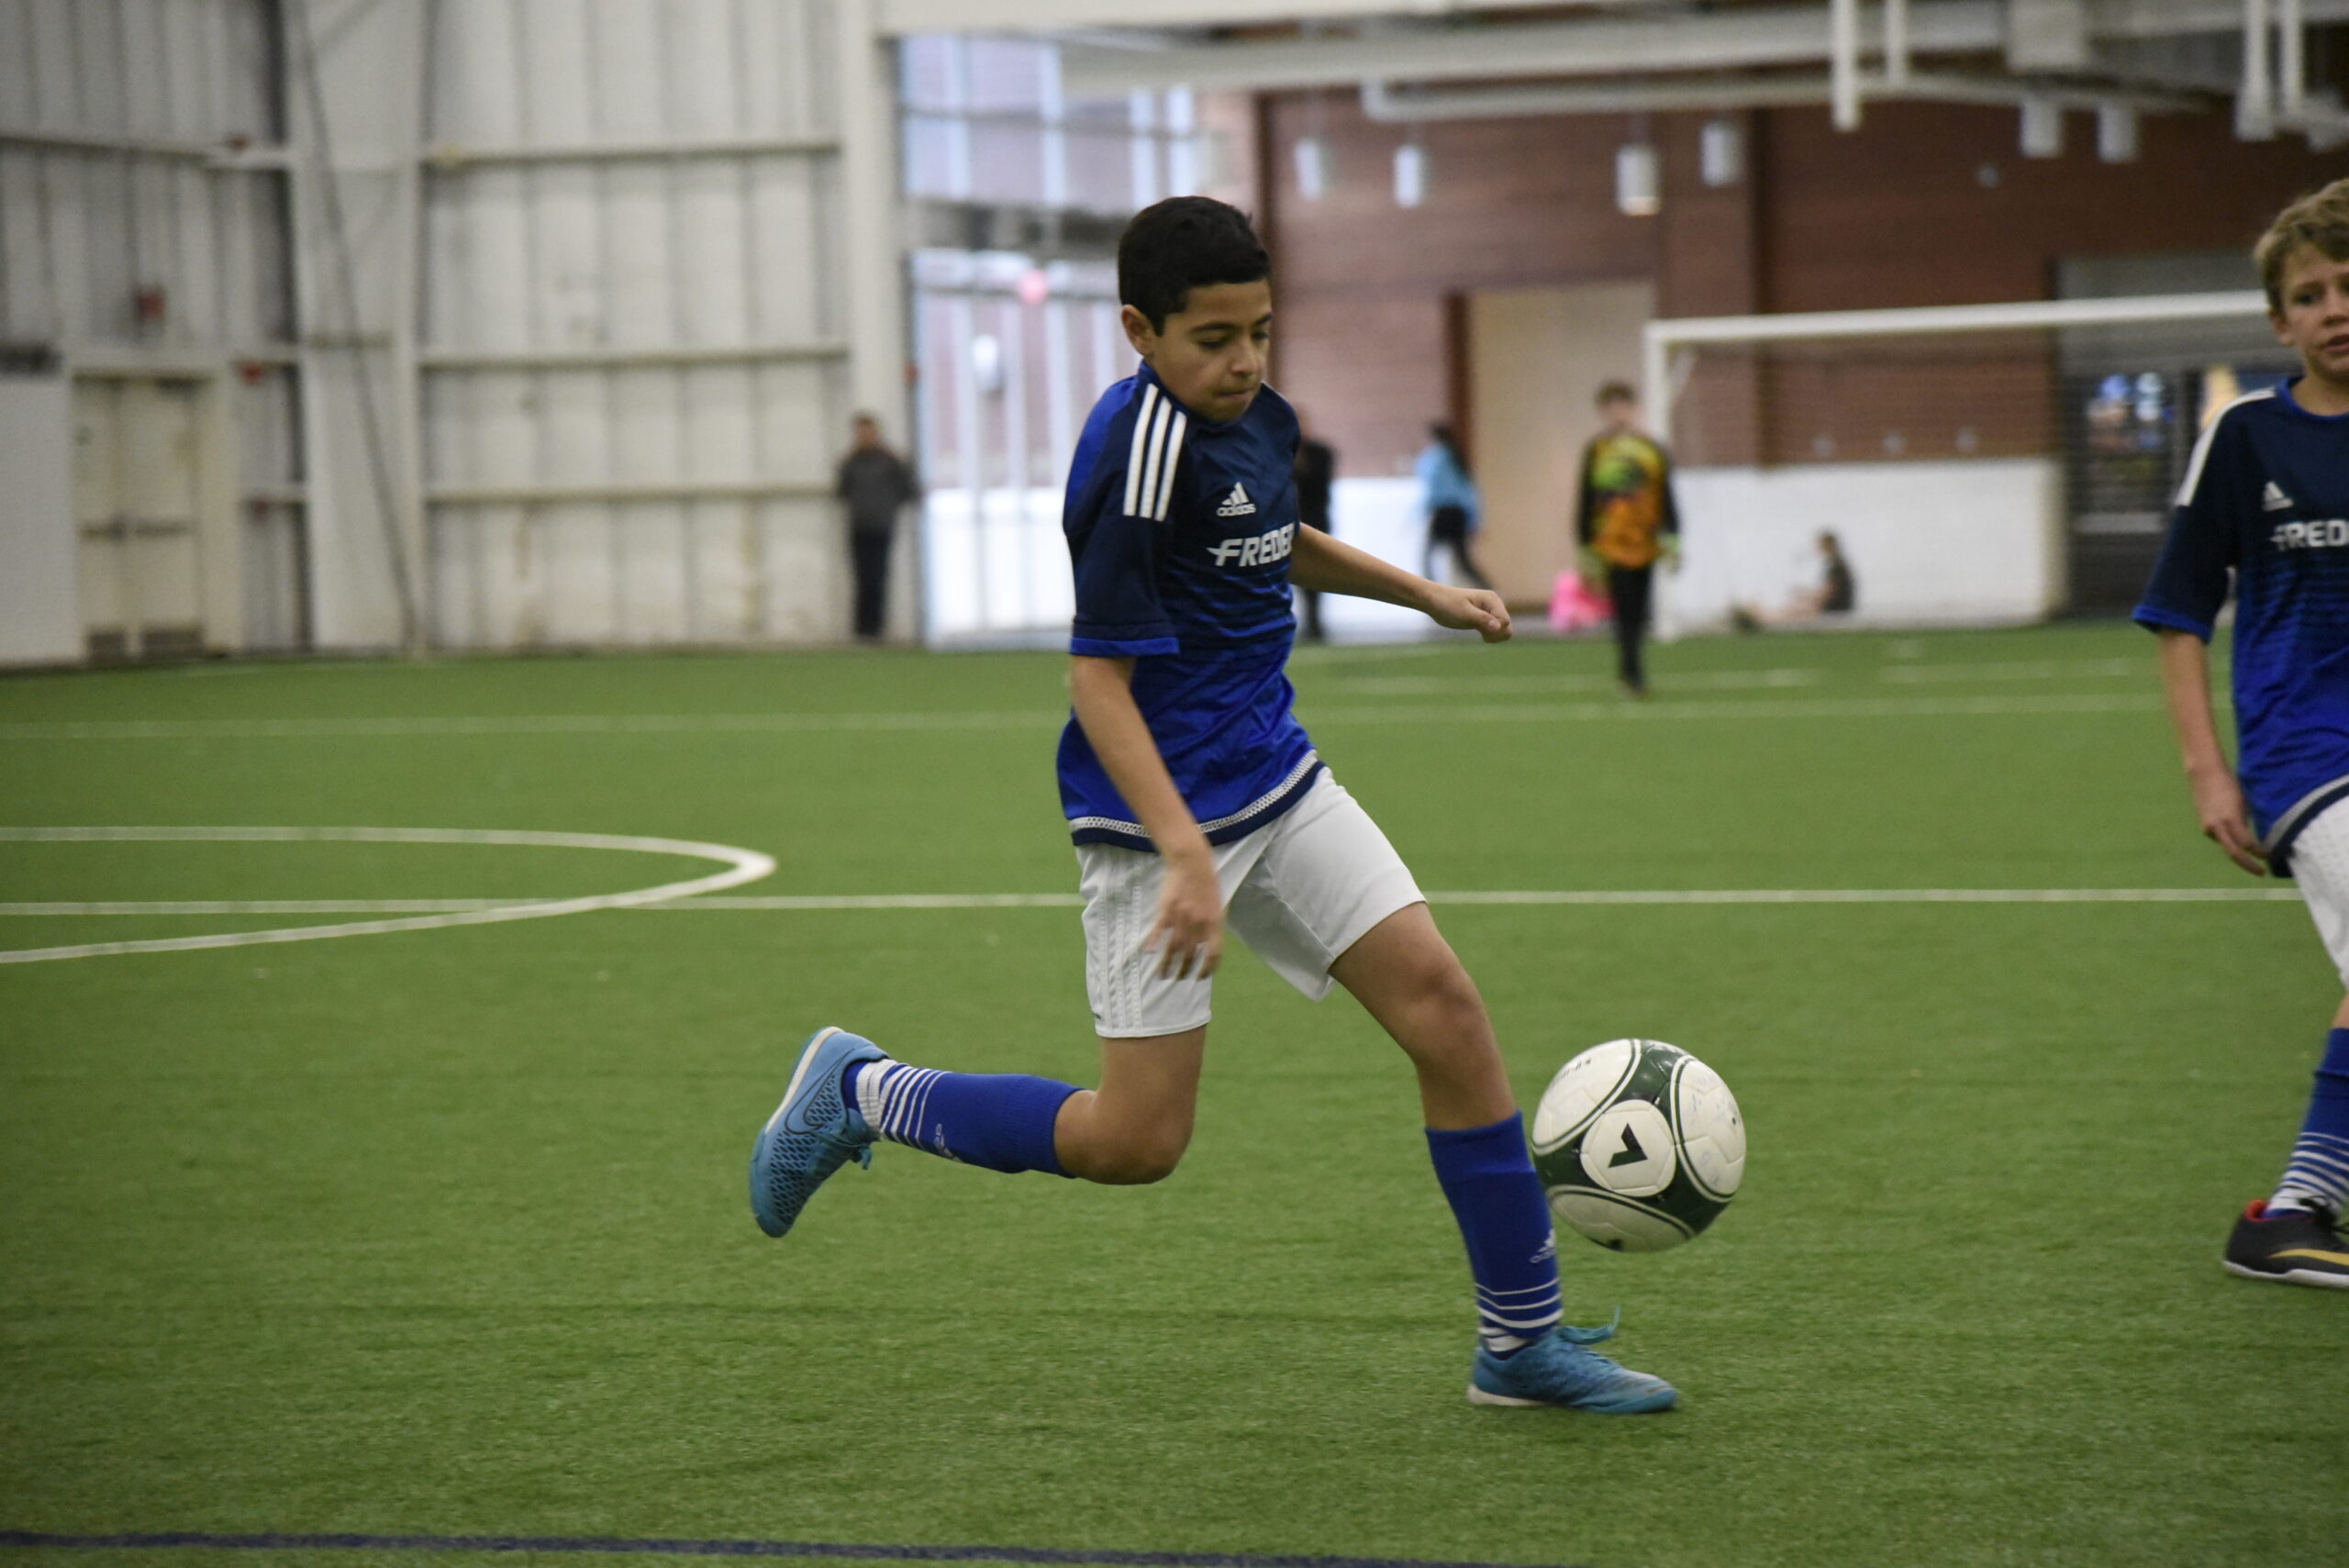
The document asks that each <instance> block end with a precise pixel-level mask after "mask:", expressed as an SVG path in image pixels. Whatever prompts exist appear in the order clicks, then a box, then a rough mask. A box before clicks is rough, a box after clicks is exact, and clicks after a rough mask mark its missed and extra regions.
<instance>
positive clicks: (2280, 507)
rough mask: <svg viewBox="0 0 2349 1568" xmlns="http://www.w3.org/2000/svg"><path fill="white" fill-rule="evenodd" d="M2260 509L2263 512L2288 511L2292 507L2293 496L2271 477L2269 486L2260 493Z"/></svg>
mask: <svg viewBox="0 0 2349 1568" xmlns="http://www.w3.org/2000/svg"><path fill="white" fill-rule="evenodd" d="M2259 509H2260V510H2261V511H2263V512H2288V511H2290V510H2291V509H2292V498H2291V497H2290V496H2289V495H2285V494H2284V491H2283V488H2282V487H2281V486H2280V485H2278V484H2277V483H2276V482H2275V481H2274V480H2272V479H2271V480H2269V481H2268V482H2267V488H2266V489H2265V490H2263V491H2261V492H2260V493H2259Z"/></svg>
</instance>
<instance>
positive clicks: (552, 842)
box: [0, 828, 774, 963]
mask: <svg viewBox="0 0 2349 1568" xmlns="http://www.w3.org/2000/svg"><path fill="white" fill-rule="evenodd" d="M0 842H16V843H256V844H257V843H280V844H472V845H503V846H518V847H522V848H529V849H553V850H627V851H634V852H636V853H639V854H651V855H681V856H687V857H690V858H692V859H695V860H704V861H718V862H721V863H723V864H724V865H725V867H726V869H725V870H724V871H720V872H713V873H710V874H709V875H707V876H697V877H693V878H689V879H687V880H685V881H684V882H667V883H662V884H660V885H659V886H657V887H638V888H630V889H629V890H627V891H625V892H620V893H596V894H590V895H586V896H584V897H580V898H555V899H546V900H535V901H533V900H518V901H509V902H507V903H491V904H488V905H486V906H473V907H465V908H459V909H448V908H442V909H440V910H439V911H437V912H435V913H430V914H421V915H408V916H404V917H398V918H391V919H377V920H355V921H348V922H344V923H342V924H340V925H331V926H289V927H281V928H278V929H273V930H266V931H224V932H217V933H214V934H212V935H209V936H198V937H162V938H157V939H154V940H147V941H134V942H83V943H80V944H77V945H75V946H72V947H54V948H19V949H17V950H16V951H9V952H0V963H40V962H47V961H49V960H52V959H65V958H104V957H106V956H108V955H111V954H115V953H130V952H190V951H196V950H198V949H203V948H240V947H255V946H259V945H261V944H263V943H267V942H307V941H317V940H322V939H324V938H328V937H372V936H380V935H383V934H384V933H386V932H390V931H434V930H440V929H444V928H446V927H450V926H486V925H494V924H497V923H499V922H502V921H507V920H540V919H545V918H547V917H550V916H554V915H584V914H586V913H588V912H589V911H591V910H596V909H629V908H635V907H637V906H641V905H646V904H658V903H662V902H663V901H665V900H668V899H672V898H690V897H692V896H693V895H696V894H699V893H721V892H723V891H725V890H726V889H727V888H729V887H740V886H741V885H742V884H744V883H749V882H756V881H758V880H759V879H760V878H761V877H763V876H766V875H769V874H770V873H773V872H774V859H773V858H772V857H771V856H767V855H763V854H761V853H759V852H758V851H756V850H743V849H737V848H735V847H734V846H733V845H731V844H702V843H696V842H692V841H690V840H684V839H648V838H638V837H634V836H626V835H616V834H609V833H540V832H531V831H527V830H522V829H514V830H506V829H500V828H0ZM452 902H453V901H452ZM464 902H467V903H469V904H470V902H471V901H464ZM141 912H142V913H156V912H157V911H154V910H145V911H141ZM211 912H215V911H213V910H209V909H207V910H206V913H211ZM218 912H222V913H225V912H227V911H225V910H222V911H218Z"/></svg>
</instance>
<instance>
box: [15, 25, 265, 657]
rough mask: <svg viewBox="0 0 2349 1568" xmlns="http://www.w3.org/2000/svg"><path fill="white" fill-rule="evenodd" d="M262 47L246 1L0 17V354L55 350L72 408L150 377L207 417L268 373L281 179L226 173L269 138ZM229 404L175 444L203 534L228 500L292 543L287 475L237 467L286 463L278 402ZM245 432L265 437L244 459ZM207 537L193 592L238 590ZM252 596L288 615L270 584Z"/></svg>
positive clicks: (243, 634)
mask: <svg viewBox="0 0 2349 1568" xmlns="http://www.w3.org/2000/svg"><path fill="white" fill-rule="evenodd" d="M268 29H269V10H268V7H267V6H265V5H264V4H262V0H0V338H6V339H17V340H20V341H22V340H29V341H35V342H43V343H50V344H54V345H56V346H57V347H58V348H59V349H60V350H61V353H62V356H63V359H64V361H65V365H66V369H67V372H68V373H69V374H71V375H72V376H73V377H74V378H75V380H76V384H77V386H79V387H80V388H81V392H80V393H79V394H77V396H81V395H86V396H87V397H88V398H93V399H96V400H98V401H99V402H105V401H106V400H108V399H117V400H118V398H117V393H118V389H117V388H116V387H114V386H113V385H112V384H111V383H110V382H109V381H108V380H107V378H115V377H124V376H136V375H138V374H140V373H143V372H145V371H146V370H147V369H148V368H150V367H152V369H153V370H154V372H155V373H158V374H162V375H165V376H170V377H186V376H189V375H195V376H196V377H198V378H199V379H201V380H203V381H204V382H205V383H206V385H207V386H208V387H209V388H210V389H211V390H209V391H207V392H206V393H205V396H206V398H207V399H211V400H213V402H214V404H216V405H217V404H219V403H222V402H224V401H225V400H226V399H227V398H228V392H227V389H226V383H227V380H228V376H229V374H230V372H231V367H232V366H233V365H235V364H236V363H238V362H239V361H243V360H247V359H250V358H253V357H255V356H259V357H261V358H264V359H268V358H282V357H283V339H284V335H285V333H286V332H287V330H288V329H289V328H290V325H291V320H292V317H291V311H290V309H289V306H288V302H287V300H286V298H285V292H286V290H285V284H286V272H285V270H284V256H285V253H286V252H285V238H284V219H283V207H282V204H281V202H280V200H279V196H278V186H279V184H280V183H281V182H282V180H283V175H282V174H281V173H279V172H276V171H274V170H273V169H270V168H267V167H257V166H254V165H253V164H252V163H250V161H246V160H244V159H242V158H241V157H240V156H239V148H241V147H244V146H247V145H250V144H252V143H255V142H262V141H266V140H268V139H270V138H271V136H272V135H273V128H274V123H275V120H274V106H273V79H272V72H271V61H272V58H273V56H272V46H271V41H270V39H269V32H268ZM273 374H274V373H273ZM93 378H96V379H95V381H94V380H93ZM236 404H237V410H238V413H237V419H236V421H235V422H233V423H232V422H231V421H230V420H229V419H228V418H226V417H222V418H218V419H214V418H211V417H207V418H206V420H204V421H203V422H202V423H201V428H198V429H196V430H195V432H194V433H193V434H192V436H191V437H190V439H193V440H195V441H196V442H198V443H199V445H200V446H201V448H202V450H199V451H196V452H194V453H192V454H190V459H189V460H190V461H192V462H195V465H196V467H197V469H198V471H199V472H201V473H204V474H206V481H205V484H206V492H205V496H204V498H203V500H202V504H201V510H202V512H203V514H204V516H205V518H206V527H207V528H211V527H216V526H224V519H225V517H226V514H227V512H228V509H229V508H232V507H233V506H236V505H237V504H238V503H237V499H236V497H237V493H238V492H239V491H240V490H241V491H243V492H244V493H245V494H246V495H253V494H254V493H255V492H260V491H267V492H269V494H268V495H266V496H264V497H262V502H263V504H264V505H267V506H273V507H276V508H277V509H278V511H279V514H280V518H281V526H292V527H295V528H298V526H299V519H298V512H297V511H296V510H295V508H297V507H298V505H299V499H300V498H299V495H298V494H297V493H296V492H295V489H294V482H295V479H296V477H297V474H298V469H297V468H296V467H295V466H294V465H291V464H289V463H286V462H283V461H279V462H272V463H270V464H267V465H262V464H258V463H256V462H253V461H251V454H252V453H253V452H254V451H255V450H270V451H275V452H283V451H285V450H290V449H291V448H292V446H293V444H294V439H295V427H294V424H293V415H292V403H291V401H290V400H289V399H287V398H284V397H283V396H279V397H274V398H267V399H262V400H259V401H258V402H255V401H252V400H248V399H242V398H239V399H237V400H236ZM208 406H209V405H208ZM245 418H254V419H261V420H265V421H269V422H271V424H272V427H273V428H270V429H269V430H268V431H267V432H266V433H265V436H264V437H263V438H262V439H259V440H255V439H245V438H244V437H241V436H239V435H238V434H236V432H237V431H238V430H239V428H240V426H241V423H242V421H243V420H244V419H245ZM215 448H217V449H219V450H214V449H215ZM240 455H242V456H243V457H244V458H245V459H246V460H247V461H244V462H239V461H238V459H239V456H240ZM225 537H226V538H227V539H228V540H230V541H231V543H230V544H224V545H222V546H220V548H219V550H217V553H218V554H219V555H220V556H221V557H222V559H221V560H220V561H218V562H214V563H213V564H212V565H208V566H207V568H206V570H207V572H208V571H211V570H213V569H214V567H215V566H217V568H218V569H219V570H222V571H225V572H227V573H228V582H229V583H230V584H234V583H235V582H236V581H238V580H239V578H240V577H241V578H242V579H243V580H244V581H245V582H246V583H248V584H252V582H253V580H254V579H253V575H252V573H251V572H250V571H245V570H242V569H241V568H239V567H238V566H237V563H235V562H231V561H229V560H228V559H227V557H228V556H229V555H231V554H233V540H234V539H235V530H234V529H233V528H230V529H228V530H227V533H226V535H225ZM150 543H151V541H150ZM126 549H129V550H132V552H133V553H138V554H142V555H143V554H150V553H153V552H154V551H153V550H150V549H149V547H148V545H146V544H142V545H139V546H138V547H135V549H134V548H133V547H126ZM286 553H287V552H285V551H284V550H279V551H277V552H276V554H275V555H274V556H269V557H264V558H263V559H262V560H261V561H259V562H247V563H245V564H246V565H247V566H268V565H269V563H270V562H272V561H280V562H281V565H282V559H281V558H283V557H284V556H285V555H286ZM294 553H295V554H298V551H295V552H294ZM266 586H267V587H268V589H269V590H270V591H271V592H272V593H274V594H276V595H278V596H279V597H281V598H298V585H297V584H294V583H292V582H290V581H285V582H278V581H274V580H272V581H270V582H268V583H267V584H266ZM238 597H239V595H237V593H236V592H235V591H234V589H233V587H231V588H229V589H228V590H226V591H223V590H221V589H220V588H219V587H218V586H217V585H215V586H212V587H208V588H207V589H206V592H205V595H203V602H204V604H205V605H206V606H207V613H208V617H209V618H207V620H206V624H205V626H204V628H203V632H204V637H205V639H206V642H207V643H208V644H210V645H212V646H215V647H237V646H240V645H246V644H248V643H249V641H250V632H251V630H252V628H251V627H250V624H249V623H248V622H247V621H246V619H245V617H243V616H242V615H241V614H240V613H238V612H237V611H236V609H235V606H236V602H237V599H238ZM294 618H295V620H296V621H297V622H298V619H299V617H298V615H297V616H296V617H294ZM215 622H223V624H214V623H215Z"/></svg>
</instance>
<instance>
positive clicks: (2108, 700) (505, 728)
mask: <svg viewBox="0 0 2349 1568" xmlns="http://www.w3.org/2000/svg"><path fill="white" fill-rule="evenodd" d="M1667 689H1668V683H1667ZM2212 700H2213V701H2214V702H2218V703H2221V704H2223V703H2224V702H2225V698H2224V696H2223V695H2219V694H2214V695H2213V699H2212ZM2161 706H2162V699H2161V697H2160V695H2158V694H2154V693H2146V694H2143V695H2122V694H2118V693H2112V694H2093V693H2075V694H2063V695H2059V694H2054V693H2050V694H2047V695H2031V696H1983V697H1921V696H1920V697H1816V698H1798V699H1793V700H1783V701H1782V700H1773V699H1767V698H1757V699H1754V700H1752V701H1742V702H1740V701H1732V702H1687V703H1684V702H1675V701H1671V700H1669V698H1668V697H1667V699H1666V700H1664V701H1662V702H1650V703H1627V702H1617V701H1607V702H1584V703H1509V704H1486V705H1482V706H1462V705H1459V704H1442V705H1434V704H1422V705H1417V706H1404V705H1382V706H1343V705H1341V704H1330V705H1325V704H1322V703H1319V702H1315V701H1310V700H1308V701H1307V702H1305V703H1302V704H1300V705H1299V707H1300V712H1299V717H1301V718H1303V719H1304V720H1305V721H1306V722H1307V723H1308V724H1313V725H1320V724H1419V723H1447V724H1550V723H1574V722H1581V721H1589V720H1609V719H1614V720H1621V721H1625V722H1633V723H1653V722H1658V721H1662V720H1666V719H1720V718H1742V719H1753V718H1768V719H1778V718H1965V717H2004V716H2029V715H2035V714H2067V713H2073V714H2077V713H2154V712H2158V711H2159V710H2160V709H2161ZM1067 720H1068V715H1067V714H1066V713H1065V712H1051V713H1046V712H1041V711H1038V712H1032V713H711V714H613V713H607V714H558V715H537V716H517V717H505V718H499V717H442V718H226V719H202V718H199V719H116V720H89V721H83V722H74V723H59V724H0V742H6V741H11V740H368V739H382V740H406V739H413V738H417V737H425V736H468V735H481V736H510V735H701V734H711V735H717V734H795V735H801V734H825V733H831V732H843V733H862V732H871V731H875V730H881V731H888V730H903V731H912V732H921V731H943V732H949V733H952V732H956V731H989V730H1013V729H1027V730H1043V729H1057V728H1060V727H1061V726H1062V725H1063V724H1065V723H1066V722H1067Z"/></svg>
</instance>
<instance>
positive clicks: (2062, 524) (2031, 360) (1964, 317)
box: [1642, 289, 2293, 635]
mask: <svg viewBox="0 0 2349 1568" xmlns="http://www.w3.org/2000/svg"><path fill="white" fill-rule="evenodd" d="M2266 311H2267V302H2266V296H2265V295H2263V294H2262V293H2261V292H2260V291H2258V290H2256V289H2246V290H2241V291H2230V292H2226V293H2210V294H2176V295H2134V296H2128V297H2120V298H2087V299H2066V300H2033V301H2025V302H2019V303H2013V304H2001V305H1963V306H1932V307H1924V308H1917V309H1894V310H1849V311H1819V312H1806V313H1801V314H1793V313H1788V314H1782V315H1763V316H1737V317H1685V318H1679V319H1665V320H1659V321H1652V322H1650V323H1648V324H1647V326H1646V328H1644V332H1643V339H1642V350H1643V355H1642V373H1643V377H1642V390H1643V392H1644V395H1645V397H1646V400H1647V402H1648V405H1649V407H1650V411H1651V417H1652V420H1653V429H1654V432H1655V434H1656V435H1657V436H1658V437H1659V438H1660V439H1663V440H1664V441H1665V442H1667V443H1668V444H1669V445H1670V446H1671V448H1672V450H1673V454H1674V462H1675V473H1676V475H1677V484H1676V490H1677V494H1678V498H1679V502H1680V507H1681V514H1682V518H1683V528H1684V533H1685V535H1686V541H1685V542H1686V547H1687V548H1686V555H1687V570H1686V571H1685V572H1683V573H1681V574H1680V576H1679V578H1678V579H1677V580H1676V581H1675V583H1674V584H1673V585H1672V587H1671V589H1670V590H1669V591H1668V593H1667V595H1665V600H1666V602H1665V603H1664V604H1662V605H1660V606H1659V609H1660V611H1661V616H1660V618H1661V619H1662V620H1663V622H1664V626H1663V628H1661V629H1664V630H1665V631H1666V634H1667V635H1669V634H1670V633H1671V632H1672V631H1675V630H1678V629H1684V628H1701V627H1706V626H1712V625H1720V624H1722V623H1724V622H1727V621H1729V620H1730V619H1731V618H1732V617H1733V615H1734V614H1735V612H1737V611H1738V610H1739V609H1740V608H1744V609H1752V610H1756V611H1761V612H1765V619H1766V618H1767V615H1766V612H1767V611H1768V610H1769V609H1770V608H1772V607H1773V606H1782V605H1783V606H1792V605H1798V604H1799V603H1800V602H1801V599H1802V590H1803V589H1804V588H1805V586H1806V585H1807V584H1808V583H1809V581H1810V580H1811V579H1812V578H1814V577H1816V575H1817V573H1818V572H1819V570H1820V567H1819V564H1818V563H1819V562H1820V559H1821V554H1820V552H1821V550H1822V548H1823V546H1822V545H1821V543H1820V540H1819V538H1818V536H1819V535H1820V534H1822V533H1830V532H1831V533H1833V534H1835V535H1836V536H1837V539H1838V540H1839V541H1840V543H1841V545H1842V547H1844V549H1845V551H1846V555H1847V558H1848V560H1849V562H1850V565H1851V568H1852V570H1853V571H1854V573H1855V574H1856V577H1857V581H1858V584H1859V594H1858V606H1857V609H1856V611H1855V612H1854V614H1853V615H1851V616H1848V617H1839V618H1840V619H1841V620H1842V621H1844V622H1847V623H1854V622H1855V623H1859V624H1878V625H1933V624H1946V625H1991V624H2011V623H2016V622H2021V621H2030V620H2036V619H2041V618H2043V617H2047V616H2049V615H2053V614H2057V613H2063V612H2066V611H2072V612H2081V613H2119V612H2120V611H2122V610H2125V608H2126V606H2127V603H2129V602H2133V595H2134V593H2135V592H2136V591H2137V590H2138V589H2140V588H2142V586H2143V575H2144V572H2145V569H2146V568H2147V567H2149V566H2150V564H2151V558H2152V552H2153V551H2154V550H2156V549H2157V548H2158V542H2159V534H2160V532H2161V529H2162V528H2163V526H2164V524H2165V519H2166V515H2167V495H2168V492H2169V491H2170V490H2171V489H2174V488H2175V484H2176V478H2175V476H2176V473H2177V472H2179V471H2180V470H2181V468H2182V465H2183V461H2184V457H2185V454H2186V453H2187V451H2188V450H2190V448H2191V445H2192V441H2193V438H2194V435H2195V434H2196V432H2197V431H2198V430H2199V428H2200V423H2201V421H2202V420H2203V419H2205V418H2207V417H2209V414H2210V411H2211V410H2212V409H2213V408H2214V407H2216V406H2218V404H2219V403H2221V402H2223V401H2224V400H2225V399H2226V398H2229V397H2232V395H2234V389H2235V388H2236V387H2237V386H2238V385H2242V386H2244V387H2248V386H2249V385H2252V384H2257V382H2258V381H2259V380H2261V379H2265V378H2267V377H2270V376H2273V375H2275V374H2277V373H2283V372H2285V371H2288V369H2289V368H2290V366H2291V364H2292V362H2293V361H2292V358H2291V355H2290V353H2289V351H2288V350H2283V349H2281V348H2279V347H2278V346H2277V344H2276V342H2275V340H2274V337H2273V334H2272V333H2271V332H2270V331H2269V330H2268V328H2267V324H2266ZM1738 618H1742V617H1738Z"/></svg>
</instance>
